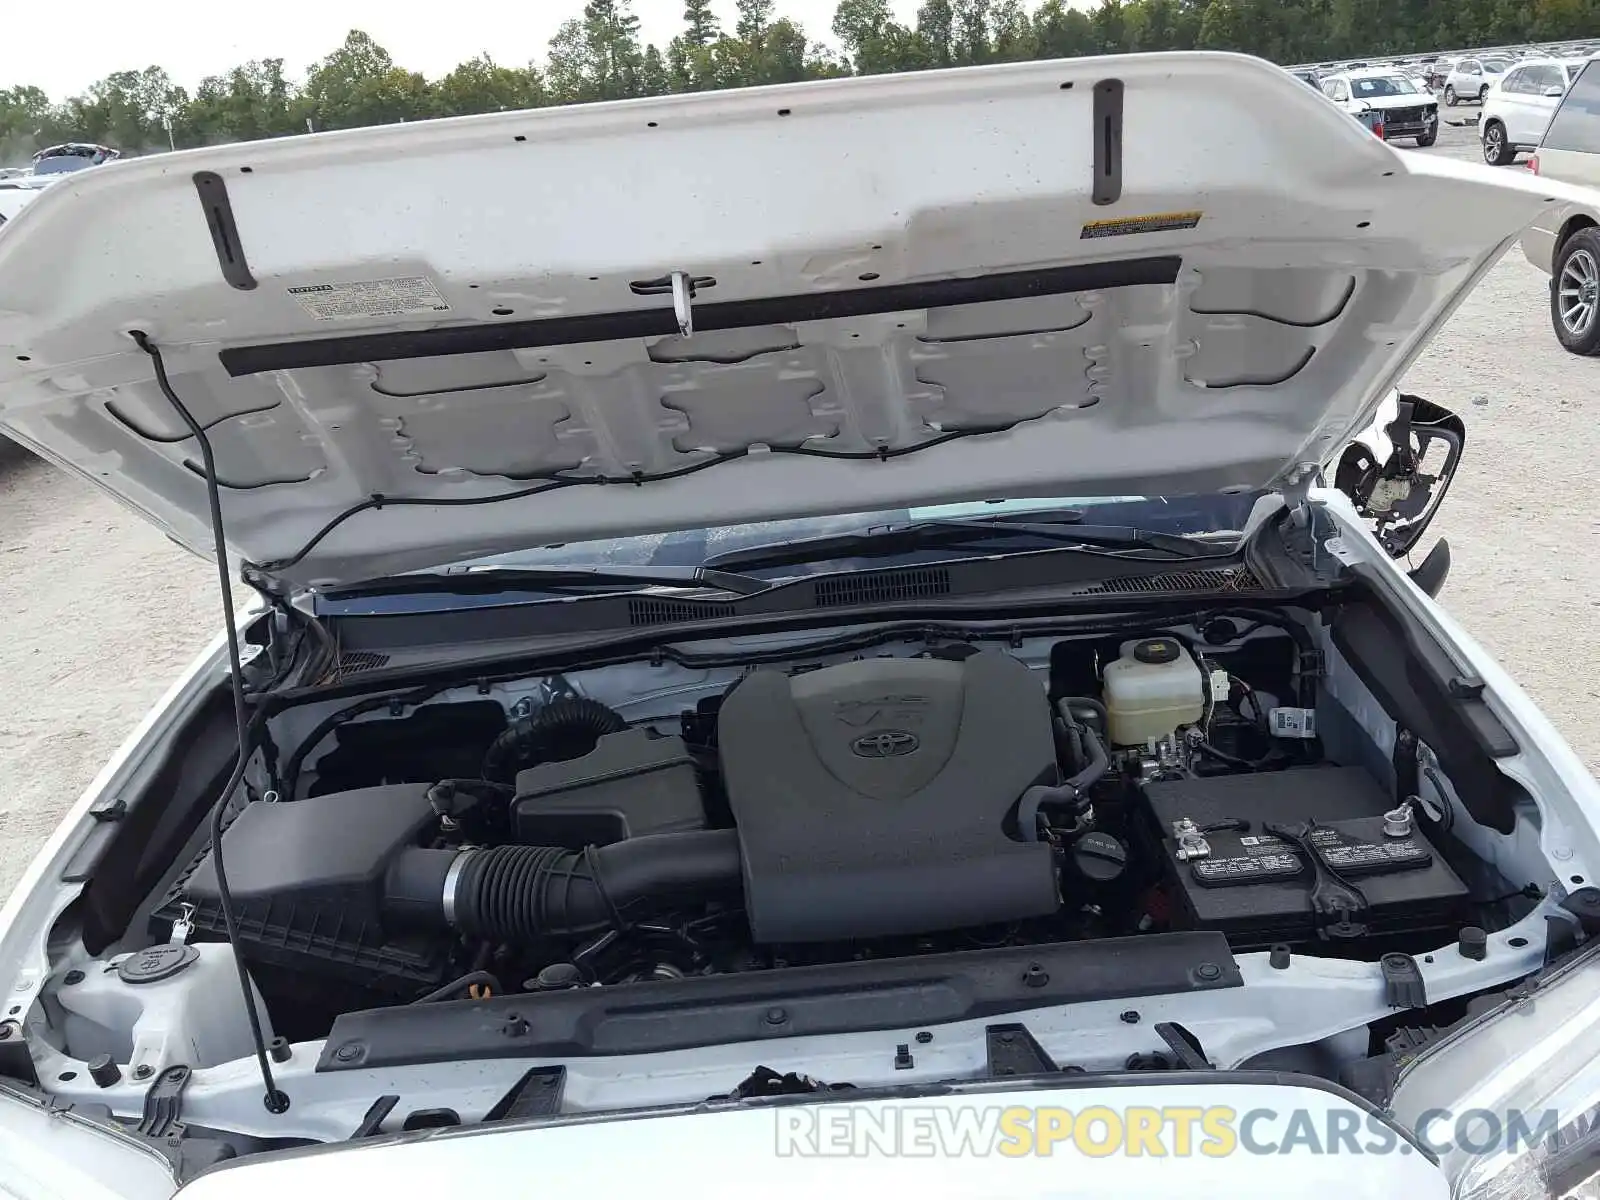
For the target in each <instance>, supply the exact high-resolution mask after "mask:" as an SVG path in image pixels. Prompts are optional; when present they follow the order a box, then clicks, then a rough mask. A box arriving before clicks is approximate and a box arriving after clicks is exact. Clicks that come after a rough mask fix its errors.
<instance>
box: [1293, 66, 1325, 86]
mask: <svg viewBox="0 0 1600 1200" xmlns="http://www.w3.org/2000/svg"><path fill="white" fill-rule="evenodd" d="M1289 74H1291V75H1293V76H1294V77H1295V78H1296V79H1298V80H1299V81H1300V82H1301V83H1303V84H1305V85H1306V86H1307V87H1311V88H1316V89H1318V90H1319V91H1320V90H1321V88H1322V77H1321V76H1320V75H1318V74H1317V73H1316V72H1315V71H1313V70H1312V69H1311V68H1310V67H1293V68H1291V69H1290V71H1289Z"/></svg>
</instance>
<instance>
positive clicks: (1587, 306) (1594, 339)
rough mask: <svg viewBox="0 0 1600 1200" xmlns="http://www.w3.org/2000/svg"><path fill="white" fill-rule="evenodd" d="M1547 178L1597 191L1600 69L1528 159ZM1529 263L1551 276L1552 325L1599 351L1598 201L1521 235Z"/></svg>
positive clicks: (1566, 339)
mask: <svg viewBox="0 0 1600 1200" xmlns="http://www.w3.org/2000/svg"><path fill="white" fill-rule="evenodd" d="M1528 166H1529V167H1530V168H1531V169H1532V170H1533V172H1534V173H1535V174H1537V175H1539V176H1542V177H1544V178H1548V179H1555V180H1562V181H1564V182H1567V183H1576V184H1582V185H1583V186H1585V187H1589V188H1600V66H1597V65H1596V62H1595V60H1591V61H1590V62H1588V63H1587V64H1586V65H1585V66H1584V69H1583V70H1582V71H1581V72H1579V74H1578V77H1577V79H1575V80H1574V81H1573V83H1572V86H1571V87H1570V88H1568V89H1567V94H1566V95H1565V96H1563V97H1562V98H1561V101H1560V103H1559V104H1558V105H1557V107H1556V111H1555V115H1554V116H1552V117H1551V118H1550V124H1549V127H1548V128H1547V129H1546V130H1545V131H1544V137H1543V138H1542V139H1541V140H1540V142H1539V152H1538V153H1537V154H1535V155H1534V157H1533V159H1532V160H1531V161H1530V162H1529V163H1528ZM1522 252H1523V253H1524V254H1525V255H1527V257H1528V261H1529V262H1531V263H1532V264H1533V265H1534V266H1536V267H1538V268H1539V269H1540V270H1541V271H1544V272H1546V273H1547V274H1548V275H1549V276H1550V324H1551V325H1552V326H1553V327H1554V328H1555V332H1556V338H1557V339H1558V340H1559V341H1560V342H1561V344H1562V345H1563V346H1565V347H1566V348H1567V349H1568V350H1570V351H1572V352H1573V353H1574V354H1600V202H1596V201H1594V200H1584V199H1576V200H1575V199H1568V200H1567V201H1565V202H1564V203H1561V204H1557V205H1555V206H1553V207H1551V208H1547V209H1545V210H1544V212H1542V213H1540V214H1539V216H1538V217H1537V218H1535V220H1534V222H1533V224H1532V225H1530V226H1529V227H1528V228H1527V230H1526V231H1525V232H1524V233H1523V235H1522Z"/></svg>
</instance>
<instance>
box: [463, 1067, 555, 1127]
mask: <svg viewBox="0 0 1600 1200" xmlns="http://www.w3.org/2000/svg"><path fill="white" fill-rule="evenodd" d="M566 1089H567V1069H566V1068H565V1067H561V1066H555V1067H534V1068H533V1069H532V1070H531V1071H529V1072H528V1073H527V1074H526V1075H524V1076H523V1077H522V1078H521V1079H519V1080H517V1082H516V1084H515V1085H514V1086H513V1087H512V1088H511V1090H510V1091H508V1092H507V1093H506V1094H505V1095H504V1096H501V1097H500V1099H498V1100H496V1101H495V1103H494V1107H493V1108H491V1109H490V1110H489V1111H488V1112H487V1113H485V1114H484V1118H483V1119H484V1120H485V1121H524V1120H527V1119H528V1118H530V1117H553V1116H555V1115H556V1114H557V1113H559V1112H560V1111H561V1098H562V1096H563V1094H564V1093H565V1092H566Z"/></svg>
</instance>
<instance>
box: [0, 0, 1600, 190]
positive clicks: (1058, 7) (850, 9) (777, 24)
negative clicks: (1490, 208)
mask: <svg viewBox="0 0 1600 1200" xmlns="http://www.w3.org/2000/svg"><path fill="white" fill-rule="evenodd" d="M829 32H831V33H832V35H833V39H834V40H833V42H832V43H824V42H821V41H819V40H816V39H814V38H813V37H812V36H811V35H810V33H809V32H808V31H807V30H805V29H804V28H802V27H801V25H800V24H799V23H797V22H796V21H794V20H792V19H790V18H788V17H784V16H782V15H780V14H779V13H777V12H776V11H775V3H774V0H737V4H736V14H735V20H734V23H733V25H732V26H731V27H725V26H724V25H723V24H722V23H721V22H720V21H719V20H718V18H717V16H716V14H715V13H714V12H713V10H712V3H711V0H684V12H683V29H682V32H680V33H679V34H678V35H677V36H676V37H674V38H673V39H672V40H671V42H669V43H668V44H667V46H666V48H665V49H662V48H660V47H658V46H656V45H654V44H647V43H644V42H643V41H642V40H641V38H640V35H639V19H638V17H637V16H636V15H635V14H634V12H633V11H632V0H588V3H586V4H584V6H583V11H582V13H581V15H576V16H573V17H572V18H571V19H569V20H567V21H565V22H564V23H563V24H562V25H561V26H560V28H559V29H558V30H557V32H556V34H555V36H554V38H552V39H551V41H550V45H549V47H548V50H547V53H546V55H545V56H544V58H543V59H542V60H541V61H539V62H530V63H525V64H523V65H508V64H505V63H501V62H497V61H495V60H494V59H493V58H491V57H490V56H489V55H487V54H484V55H480V56H478V57H476V58H473V59H469V60H468V61H467V62H464V63H461V64H460V65H459V66H457V67H456V68H455V69H454V70H452V71H451V72H449V74H447V75H444V76H443V77H441V78H439V79H433V80H429V79H425V78H423V76H422V75H420V74H418V73H417V72H415V71H409V70H407V69H405V68H404V67H402V66H400V65H399V64H397V63H396V62H395V61H394V59H393V57H392V56H391V55H390V54H389V52H388V51H386V50H385V49H384V48H383V47H382V46H381V45H379V44H378V43H377V42H376V41H375V40H374V39H373V38H371V37H370V36H368V35H367V34H365V33H363V32H361V31H359V30H352V31H351V32H350V34H349V35H348V36H347V37H346V38H345V40H344V44H343V45H341V46H340V47H338V48H337V49H336V50H334V51H333V52H332V53H331V54H329V55H328V56H327V57H325V58H323V59H321V60H320V61H319V62H317V63H314V64H312V65H311V67H310V68H309V69H308V70H307V71H306V73H305V76H304V78H303V79H296V78H294V77H292V76H291V75H290V74H289V73H287V72H286V70H285V67H284V62H283V60H282V59H277V58H264V59H255V60H252V61H250V62H247V63H243V64H241V65H239V66H236V67H234V68H232V69H231V70H228V71H226V72H223V73H222V74H220V75H211V76H207V77H206V78H205V79H203V80H201V81H200V84H199V85H198V87H196V88H195V90H194V92H193V94H191V93H190V92H189V91H188V90H187V89H185V88H183V87H180V86H178V85H177V84H176V83H174V82H173V80H172V77H171V76H170V75H169V74H168V73H167V72H166V71H165V70H164V69H162V68H161V67H158V66H152V67H146V68H145V69H143V70H138V71H135V70H128V71H117V72H115V73H113V74H111V75H108V76H107V77H106V78H104V79H102V80H100V81H98V82H97V83H95V84H93V85H91V86H90V87H89V88H88V89H87V90H86V91H85V92H84V93H83V94H82V95H79V96H71V97H68V98H66V99H62V100H56V99H53V98H51V97H50V96H48V95H46V94H45V93H44V92H43V91H42V90H41V89H40V88H38V87H34V86H31V85H28V84H19V85H16V86H13V87H7V88H0V162H5V161H12V160H16V159H18V158H25V157H26V155H27V154H28V153H30V152H31V151H32V150H34V149H36V148H39V147H42V146H47V145H51V144H53V143H56V142H62V141H73V140H76V141H92V142H105V143H109V144H111V145H114V146H119V147H122V148H123V149H125V150H129V151H150V150H164V149H166V148H168V146H169V145H171V146H176V147H178V148H183V147H188V146H201V145H210V144H214V143H218V142H229V141H242V140H248V139H253V138H264V137H279V136H282V135H285V134H292V133H301V132H304V131H305V130H306V129H308V128H312V129H319V130H320V129H348V128H353V127H356V126H361V125H374V124H386V123H391V122H395V121H413V120H423V119H426V118H429V117H448V116H458V115H462V114H466V113H481V112H495V111H499V110H506V109H519V108H538V107H542V106H546V105H555V104H571V103H576V102H581V101H588V100H614V99H622V98H625V97H632V96H656V95H664V94H666V93H669V92H692V91H707V90H710V89H714V88H732V87H746V86H750V85H754V84H765V83H788V82H793V81H795V80H801V79H824V78H829V77H833V76H840V75H852V74H857V75H870V74H882V73H886V72H893V71H918V70H925V69H928V68H933V67H955V66H967V65H971V64H977V63H993V62H1016V61H1021V60H1026V59H1037V58H1063V57H1073V56H1077V55H1086V54H1116V53H1124V52H1130V51H1141V50H1191V49H1213V50H1239V51H1244V52H1245V53H1249V54H1257V55H1260V56H1262V57H1264V58H1269V59H1273V60H1275V61H1278V62H1284V63H1288V62H1302V61H1321V60H1325V59H1337V58H1349V57H1354V56H1357V55H1360V56H1376V55H1389V54H1404V53H1419V52H1421V51H1423V50H1426V49H1430V48H1432V49H1438V48H1449V47H1455V46H1473V45H1498V44H1505V43H1513V42H1523V41H1558V40H1564V39H1569V38H1582V37H1589V36H1593V35H1595V34H1597V33H1600V0H1099V4H1098V6H1097V7H1093V8H1091V9H1088V10H1080V9H1076V8H1072V7H1070V6H1069V3H1068V0H1041V2H1040V3H1037V4H1033V5H1031V6H1030V5H1029V4H1027V3H1025V2H1024V0H925V2H924V3H923V4H922V5H921V7H920V8H919V9H918V10H917V12H916V16H915V19H914V20H913V21H912V22H911V23H910V24H906V23H903V22H900V21H897V20H896V19H895V17H894V13H893V11H892V9H891V8H890V3H889V0H840V2H839V4H838V7H837V8H836V10H835V12H834V16H833V22H832V28H831V30H830V31H829Z"/></svg>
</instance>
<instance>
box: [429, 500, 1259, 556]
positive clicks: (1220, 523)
mask: <svg viewBox="0 0 1600 1200" xmlns="http://www.w3.org/2000/svg"><path fill="white" fill-rule="evenodd" d="M1260 494H1261V493H1258V492H1251V493H1242V494H1239V495H1232V496H1227V495H1220V494H1211V495H1203V496H1178V497H1147V496H1114V497H1106V496H1096V497H1090V498H1083V497H1051V498H1041V499H1029V500H998V501H974V502H971V503H963V504H930V505H922V506H918V507H912V508H898V509H883V510H880V511H877V512H867V513H842V514H839V515H837V516H827V517H802V518H798V519H795V520H789V521H758V522H754V523H750V524H742V525H719V526H713V527H712V528H709V529H693V530H684V531H680V532H676V533H659V534H657V533H652V534H644V535H642V536H638V537H626V538H610V539H606V540H601V541H592V542H568V543H565V544H562V545H554V546H540V547H535V548H532V549H529V550H520V551H516V552H515V553H511V554H498V555H494V556H492V557H489V558H479V559H470V560H468V561H466V562H463V563H457V564H455V567H456V569H467V570H473V569H479V568H487V567H534V566H538V567H546V566H599V565H604V566H613V567H618V566H628V567H646V566H648V567H696V566H699V565H700V564H701V563H703V562H705V560H706V559H708V558H711V557H713V556H716V555H722V554H727V553H729V552H731V551H734V550H744V549H748V548H751V547H755V546H770V545H772V544H773V543H782V542H789V541H797V540H800V539H806V538H817V537H824V536H830V535H836V534H846V533H860V532H864V531H867V530H870V529H873V528H875V527H878V526H885V525H900V524H905V523H907V522H911V521H933V520H944V521H951V520H963V519H968V520H982V519H983V518H985V517H992V516H997V515H1000V514H1004V513H1028V512H1038V513H1041V514H1046V517H1045V519H1054V520H1060V519H1062V514H1063V513H1064V512H1067V513H1072V514H1078V513H1081V514H1082V520H1083V522H1084V523H1085V524H1095V525H1131V526H1135V527H1137V528H1140V529H1144V530H1148V531H1151V532H1159V533H1175V534H1205V533H1218V532H1221V531H1229V530H1238V529H1242V528H1243V527H1244V523H1245V520H1246V518H1248V516H1249V515H1250V509H1251V508H1252V507H1253V506H1254V504H1255V501H1256V498H1257V497H1258V496H1259V495H1260ZM787 570H788V571H789V573H792V574H803V573H806V572H807V571H808V570H809V568H806V567H794V568H788V569H787Z"/></svg>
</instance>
